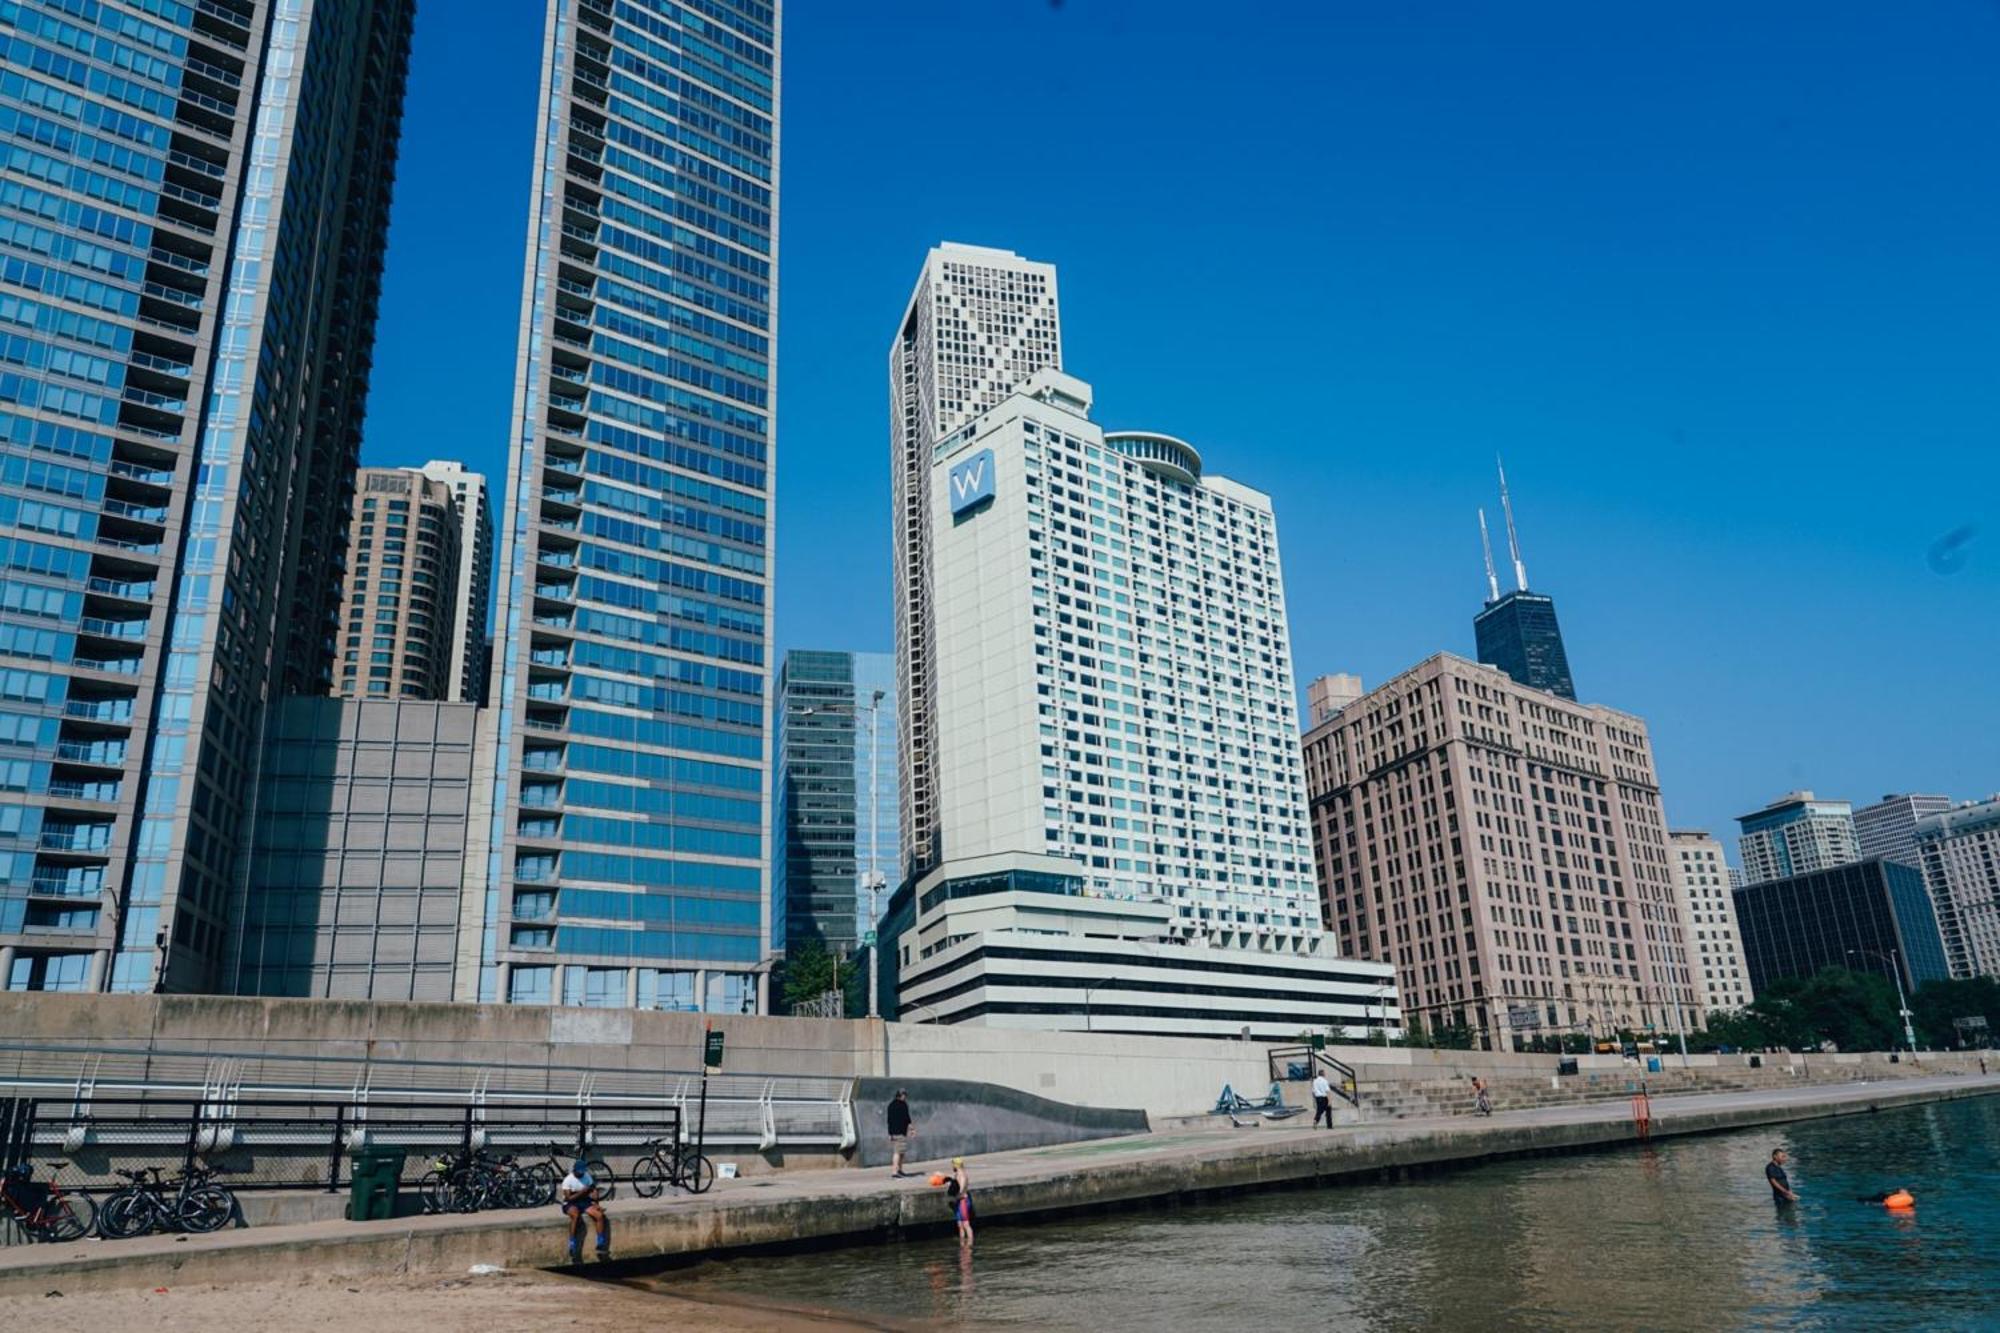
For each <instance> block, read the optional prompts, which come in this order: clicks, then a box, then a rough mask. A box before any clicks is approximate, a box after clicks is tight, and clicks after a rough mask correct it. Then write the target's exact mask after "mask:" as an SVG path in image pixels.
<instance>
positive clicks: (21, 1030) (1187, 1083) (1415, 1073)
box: [0, 991, 1977, 1122]
mask: <svg viewBox="0 0 2000 1333" xmlns="http://www.w3.org/2000/svg"><path fill="white" fill-rule="evenodd" d="M707 1022H708V1019H707V1018H706V1017H705V1016H704V1015H701V1014H678V1013H660V1012H645V1011H632V1010H622V1009H618V1010H613V1009H573V1008H572V1009H564V1008H546V1007H536V1006H530V1005H456V1004H392V1003H358V1002H348V1001H340V1000H281V999H253V998H241V997H227V996H166V995H63V994H51V993H46V992H18V991H16V992H0V1076H3V1075H5V1074H6V1072H7V1071H8V1069H9V1068H10V1067H13V1066H16V1065H18V1064H20V1062H21V1060H22V1057H21V1056H19V1055H11V1056H10V1055H9V1053H8V1052H7V1051H6V1050H5V1049H4V1048H5V1047H6V1045H7V1044H9V1043H22V1044H28V1045H57V1044H60V1045H62V1046H64V1047H66V1048H71V1053H69V1054H66V1055H65V1056H63V1057H62V1059H60V1060H58V1061H55V1062H53V1063H50V1062H46V1061H45V1062H44V1066H43V1067H45V1072H46V1073H47V1074H48V1075H49V1076H50V1077H51V1078H52V1079H53V1081H54V1082H55V1083H56V1084H59V1085H66V1084H69V1083H71V1082H73V1081H75V1080H76V1079H77V1078H78V1077H80V1076H81V1075H83V1074H84V1073H85V1071H86V1069H87V1068H88V1067H89V1065H90V1061H91V1059H92V1052H99V1051H104V1050H109V1049H116V1050H123V1051H129V1052H133V1053H134V1054H133V1055H131V1056H129V1057H121V1058H122V1060H123V1063H125V1064H127V1065H131V1066H133V1067H140V1066H143V1065H145V1064H146V1063H147V1062H148V1056H149V1055H150V1056H162V1055H168V1054H178V1055H181V1056H183V1057H185V1056H186V1054H187V1053H189V1052H196V1053H199V1055H200V1057H202V1058H210V1057H212V1058H215V1059H224V1058H227V1059H234V1060H237V1061H241V1062H244V1063H246V1064H254V1063H255V1062H256V1061H257V1060H259V1059H262V1058H269V1057H294V1058H295V1057H301V1056H309V1057H312V1058H314V1059H315V1060H317V1061H319V1062H321V1063H322V1066H323V1068H322V1072H321V1077H322V1078H323V1079H324V1083H325V1087H326V1088H327V1089H328V1090H330V1091H333V1092H341V1091H344V1090H346V1089H348V1088H351V1087H352V1086H354V1085H355V1083H356V1082H358V1081H360V1080H361V1077H362V1072H363V1071H365V1070H366V1069H367V1068H368V1067H370V1066H371V1065H372V1066H374V1067H376V1068H380V1067H381V1066H382V1065H383V1064H384V1063H385V1062H398V1061H401V1062H414V1063H423V1064H428V1065H431V1066H433V1068H432V1069H431V1071H430V1073H429V1075H428V1077H435V1078H441V1079H456V1080H457V1081H458V1085H459V1086H470V1085H471V1083H472V1082H473V1080H474V1079H475V1078H476V1077H479V1076H489V1077H491V1078H492V1079H493V1080H494V1086H495V1087H496V1088H498V1087H501V1086H506V1087H510V1088H514V1089H519V1090H530V1091H535V1092H546V1093H547V1094H549V1096H550V1097H551V1099H553V1100H561V1099H565V1098H573V1097H575V1095H576V1093H577V1090H578V1080H579V1078H580V1077H581V1076H582V1074H583V1073H584V1072H586V1071H588V1072H591V1073H597V1074H608V1073H612V1072H615V1071H642V1072H644V1073H645V1074H647V1075H649V1076H662V1075H664V1074H666V1073H667V1071H693V1070H696V1069H698V1068H699V1066H700V1054H699V1053H700V1051H701V1041H702V1030H703V1027H704V1025H705V1024H706V1023H707ZM714 1022H715V1025H716V1027H717V1028H718V1029H721V1030H722V1031H724V1033H725V1034H726V1036H727V1038H728V1059H727V1061H726V1068H727V1069H728V1071H729V1073H731V1074H732V1075H755V1076H773V1077H787V1076H789V1077H800V1076H803V1077H808V1078H825V1079H836V1080H848V1079H857V1078H860V1079H867V1078H881V1079H890V1080H896V1081H908V1080H913V1079H925V1078H933V1079H971V1080H977V1081H980V1082H985V1083H991V1084H994V1085H997V1086H1000V1087H1005V1088H1012V1089H1015V1090H1016V1091H1019V1092H1024V1093H1028V1094H1031V1095H1033V1096H1035V1097H1042V1098H1047V1099H1049V1100H1051V1101H1056V1102H1065V1103H1068V1104H1070V1105H1073V1106H1094V1107H1121V1108H1123V1107H1129V1108H1133V1109H1137V1110H1141V1111H1144V1112H1146V1113H1147V1114H1148V1115H1150V1116H1152V1117H1153V1118H1154V1120H1155V1121H1156V1122H1157V1121H1158V1120H1159V1119H1161V1118H1163V1117H1169V1116H1183V1115H1195V1114H1201V1113H1204V1112H1206V1111H1208V1110H1209V1108H1210V1107H1212V1106H1214V1104H1215V1098H1216V1094H1217V1093H1219V1092H1220V1091H1221V1090H1222V1086H1223V1085H1224V1084H1225V1083H1226V1084H1229V1085H1230V1086H1231V1087H1233V1088H1235V1089H1236V1090H1237V1091H1239V1092H1243V1093H1248V1094H1251V1095H1257V1094H1261V1093H1262V1092H1263V1091H1264V1090H1265V1089H1267V1088H1268V1087H1269V1086H1270V1079H1271V1072H1270V1067H1269V1062H1268V1058H1267V1055H1268V1052H1267V1048H1266V1047H1265V1046H1263V1045H1261V1044H1259V1043H1255V1042H1241V1041H1208V1040H1195V1039H1185V1038H1172V1037H1135V1036H1121V1035H1113V1034H1108V1033H1101V1032H1100V1033H1084V1032H1034V1031H1015V1030H1010V1029H1006V1028H986V1027H970V1026H957V1027H941V1026H936V1025H929V1024H914V1023H884V1022H881V1021H879V1020H872V1019H863V1020H852V1021H842V1020H838V1019H817V1018H759V1017H745V1016H729V1017H723V1016H717V1017H716V1018H715V1019H714ZM1330 1053H1331V1054H1333V1055H1334V1056H1336V1057H1337V1058H1339V1059H1341V1060H1344V1061H1346V1062H1347V1063H1348V1064H1350V1065H1353V1066H1354V1067H1355V1068H1356V1069H1357V1071H1358V1072H1359V1075H1360V1080H1361V1085H1362V1088H1363V1090H1364V1093H1367V1092H1368V1091H1370V1090H1372V1089H1380V1088H1385V1087H1392V1086H1402V1085H1408V1084H1415V1083H1427V1082H1429V1083H1436V1082H1448V1081H1450V1080H1454V1079H1455V1080H1457V1081H1458V1082H1459V1083H1460V1084H1461V1085H1462V1084H1463V1083H1464V1081H1465V1079H1466V1078H1467V1077H1468V1076H1469V1075H1471V1074H1479V1075H1481V1076H1482V1077H1484V1078H1486V1079H1487V1081H1488V1082H1492V1083H1496V1090H1497V1087H1498V1085H1504V1084H1505V1083H1506V1082H1508V1081H1511V1080H1532V1079H1541V1080H1543V1081H1545V1082H1546V1081H1547V1080H1549V1079H1551V1078H1554V1077H1555V1074H1556V1066H1557V1062H1556V1057H1554V1056H1549V1055H1515V1054H1511V1053H1506V1052H1486V1051H1434V1050H1410V1049H1404V1048H1384V1047H1368V1046H1335V1047H1333V1048H1331V1052H1330ZM1753 1058H1756V1057H1751V1056H1745V1055H1727V1056H1720V1055H1696V1056H1691V1057H1689V1059H1688V1060H1687V1062H1686V1063H1685V1065H1684V1064H1683V1062H1682V1061H1681V1059H1680V1057H1678V1056H1669V1057H1664V1058H1663V1059H1662V1070H1661V1073H1660V1075H1658V1076H1657V1077H1658V1078H1659V1079H1660V1080H1662V1081H1663V1083H1664V1084H1666V1085H1672V1086H1676V1088H1677V1089H1678V1088H1679V1087H1681V1086H1689V1087H1691V1088H1693V1087H1699V1088H1701V1089H1702V1090H1707V1089H1710V1088H1715V1087H1720V1086H1724V1085H1733V1086H1746V1085H1751V1084H1755V1083H1758V1082H1760V1081H1761V1082H1766V1083H1769V1082H1772V1081H1773V1078H1774V1077H1775V1076H1777V1075H1779V1073H1780V1070H1781V1069H1782V1070H1793V1071H1795V1075H1794V1074H1784V1075H1783V1078H1784V1079H1785V1081H1787V1082H1790V1081H1792V1080H1793V1079H1794V1077H1795V1076H1796V1077H1797V1078H1800V1079H1803V1078H1808V1077H1809V1078H1811V1079H1812V1080H1813V1081H1823V1080H1825V1079H1826V1078H1829V1077H1849V1076H1859V1077H1868V1078H1888V1077H1892V1076H1898V1075H1908V1074H1910V1073H1911V1072H1913V1070H1914V1069H1915V1067H1913V1066H1910V1065H1908V1064H1905V1065H1900V1066H1898V1065H1890V1064H1888V1062H1887V1056H1886V1055H1884V1054H1882V1053H1879V1052H1875V1053H1864V1054H1852V1055H1824V1056H1822V1055H1817V1054H1815V1055H1812V1056H1810V1057H1807V1056H1799V1055H1767V1056H1764V1057H1761V1058H1762V1060H1763V1062H1764V1068H1763V1069H1760V1070H1756V1071H1752V1070H1751V1069H1750V1068H1749V1062H1750V1060H1751V1059H1753ZM1975 1061H1976V1055H1975V1054H1974V1053H1972V1052H1964V1053H1959V1054H1948V1053H1943V1052H1939V1053H1935V1054H1929V1053H1927V1054H1925V1055H1924V1056H1923V1062H1924V1063H1923V1068H1924V1069H1926V1070H1935V1069H1958V1070H1970V1069H1976V1068H1977V1065H1976V1063H1975ZM1576 1062H1577V1065H1578V1068H1579V1070H1580V1074H1579V1076H1578V1077H1579V1078H1580V1079H1581V1080H1583V1081H1585V1082H1588V1081H1589V1080H1591V1079H1592V1078H1597V1079H1601V1080H1622V1079H1625V1078H1628V1077H1629V1078H1634V1079H1636V1078H1638V1077H1641V1076H1643V1071H1642V1070H1640V1069H1636V1068H1634V1067H1632V1066H1630V1065H1627V1064H1625V1062H1624V1061H1622V1060H1621V1059H1619V1058H1618V1057H1617V1056H1610V1055H1584V1056H1578V1057H1576ZM195 1070H196V1075H197V1077H198V1075H199V1070H200V1061H199V1060H197V1062H196V1064H195ZM1690 1071H1692V1076H1691V1075H1690ZM1761 1076H1771V1077H1761ZM670 1082H671V1080H666V1081H664V1082H663V1084H662V1086H663V1087H666V1086H668V1085H669V1084H670ZM426 1086H428V1084H427V1085H426ZM1300 1092H1301V1090H1300V1089H1299V1088H1298V1087H1297V1085H1294V1087H1293V1090H1292V1093H1291V1094H1290V1095H1292V1096H1294V1099H1295V1100H1296V1099H1297V1097H1298V1096H1299V1094H1300ZM1501 1100H1502V1104H1503V1105H1504V1104H1505V1098H1504V1097H1503V1098H1502V1099H1501Z"/></svg>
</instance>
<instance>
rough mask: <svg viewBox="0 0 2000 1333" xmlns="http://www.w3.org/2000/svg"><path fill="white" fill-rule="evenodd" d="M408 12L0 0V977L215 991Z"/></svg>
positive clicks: (310, 620)
mask: <svg viewBox="0 0 2000 1333" xmlns="http://www.w3.org/2000/svg"><path fill="white" fill-rule="evenodd" d="M412 8H413V6H412V4H411V3H410V2H409V0H339V2H338V3H334V2H333V0H198V2H197V0H144V2H143V3H141V2H140V0H8V3H4V4H0V985H5V986H7V987H8V988H10V989H17V990H86V989H88V990H99V989H111V990H124V991H150V990H171V991H206V990H215V989H219V988H221V987H222V986H223V985H225V984H226V980H227V977H228V975H229V972H230V960H229V958H228V953H229V943H228V942H229V940H230V939H231V937H232V935H233V930H232V926H233V924H234V922H235V921H236V920H238V919H240V917H241V915H242V912H243V899H244V879H243V875H242V873H241V866H240V864H239V862H240V860H241V857H240V853H239V846H238V841H239V838H238V835H239V832H240V830H241V828H242V827H243V825H244V824H245V822H246V814H247V809H248V806H249V804H250V793H251V791H252V790H253V789H254V787H255V783H256V779H257V773H256V769H257V762H258V756H259V754H260V753H261V752H262V749H263V746H262V744H261V740H260V737H261V732H262V729H263V726H264V714H265V707H266V705H267V703H268V702H269V701H271V700H272V699H274V698H276V697H277V696H279V695H283V694H323V693H325V692H326V690H327V688H328V687H329V685H330V684H331V682H332V674H331V673H332V667H333V661H334V642H335V627H336V620H335V613H336V609H337V606H338V597H339V583H338V579H339V572H340V562H341V551H342V548H343V546H344V544H345V543H344V530H343V529H344V525H345V523H346V521H347V515H348V512H349V500H350V497H351V494H352V487H353V484H354V473H355V468H356V466H357V463H358V460H359V454H360V440H361V417H362V410H363V406H364V403H365V401H366V398H367V391H368V375H369V363H370V356H371V349H372V346H373V341H374V324H375V312H376V304H377V295H378V292H379V289H380V274H381V265H382V252H383V243H384V237H385V234H386V231H387V226H388V211H389V190H390V180H391V177H392V175H393V170H394V165H395V159H396V137H397V132H398V126H399V123H400V118H401V115H402V102H403V82H404V72H405V67H406V65H407V62H408V56H409V49H410V24H411V11H412Z"/></svg>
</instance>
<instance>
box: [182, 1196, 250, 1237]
mask: <svg viewBox="0 0 2000 1333" xmlns="http://www.w3.org/2000/svg"><path fill="white" fill-rule="evenodd" d="M234 1216H236V1196H235V1195H233V1194H231V1193H230V1192H229V1191H228V1190H226V1189H224V1188H223V1187H222V1186H220V1185H196V1186H195V1187H194V1188H193V1189H191V1190H189V1191H188V1192H187V1193H186V1194H184V1195H182V1196H181V1198H180V1200H179V1206H178V1207H176V1208H175V1210H174V1225H175V1226H177V1227H179V1228H180V1229H181V1230H182V1231H192V1232H196V1233H200V1232H204V1231H220V1230H221V1229H222V1228H223V1227H225V1226H228V1225H229V1219H230V1218H232V1217H234Z"/></svg>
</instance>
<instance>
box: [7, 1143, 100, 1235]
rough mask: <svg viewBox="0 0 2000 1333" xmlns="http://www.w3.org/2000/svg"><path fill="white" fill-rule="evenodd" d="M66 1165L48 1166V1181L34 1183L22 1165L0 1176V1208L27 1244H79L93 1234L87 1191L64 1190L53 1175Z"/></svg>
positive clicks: (94, 1216) (92, 1204)
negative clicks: (27, 1241) (70, 1241)
mask: <svg viewBox="0 0 2000 1333" xmlns="http://www.w3.org/2000/svg"><path fill="white" fill-rule="evenodd" d="M68 1165H69V1163H68V1162H50V1163H49V1178H48V1179H47V1180H46V1181H41V1180H36V1179H35V1168H34V1167H32V1166H30V1165H28V1164H27V1163H26V1162H23V1163H21V1164H20V1165H19V1166H15V1167H11V1168H9V1169H8V1170H7V1171H5V1172H4V1173H0V1204H4V1205H5V1206H6V1216H7V1218H8V1220H10V1221H11V1222H13V1224H14V1226H15V1228H16V1229H17V1230H19V1231H20V1233H21V1234H22V1235H23V1236H26V1237H27V1238H28V1239H29V1240H31V1241H41V1242H44V1243H51V1244H52V1243H55V1242H58V1241H66V1240H82V1239H83V1238H84V1237H85V1236H88V1235H91V1234H93V1233H94V1232H95V1231H96V1230H97V1201H96V1200H94V1199H92V1198H91V1197H90V1192H89V1191H88V1190H81V1189H79V1190H65V1189H64V1188H63V1187H62V1186H61V1185H58V1184H57V1183H56V1172H58V1171H60V1170H62V1169H63V1168H64V1167H66V1166H68Z"/></svg>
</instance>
